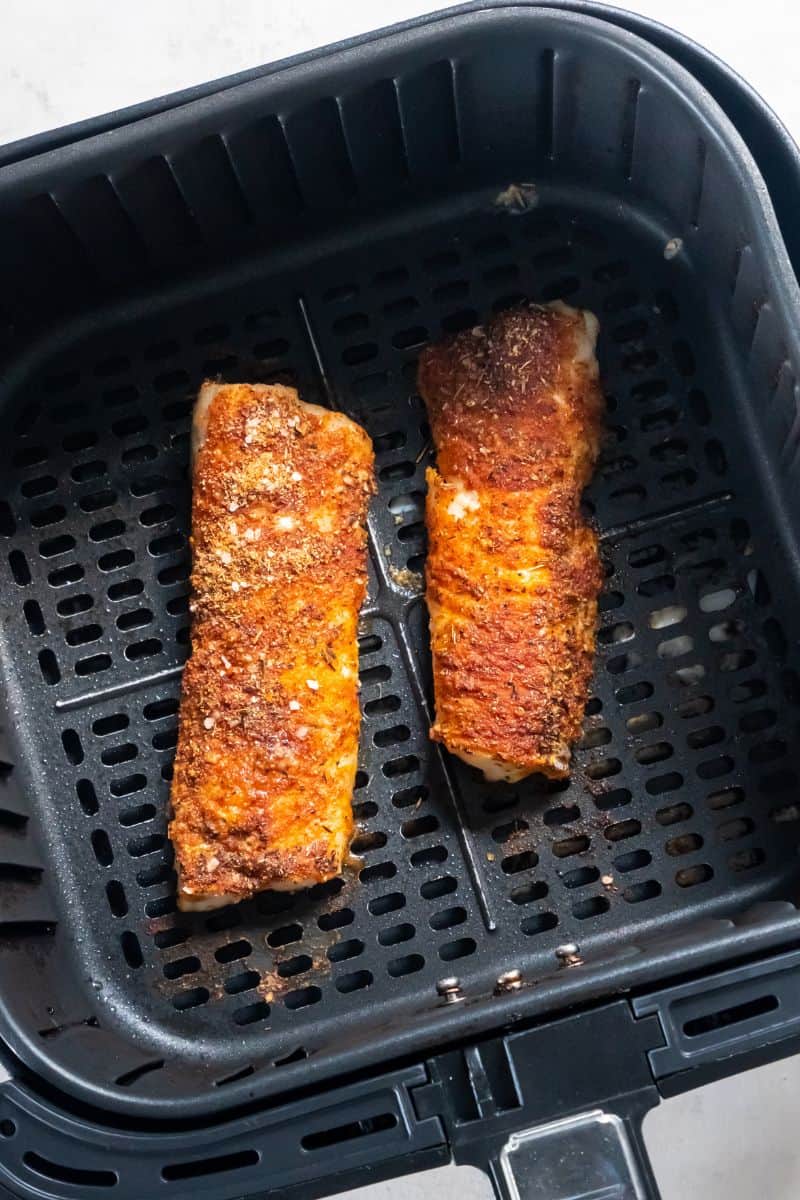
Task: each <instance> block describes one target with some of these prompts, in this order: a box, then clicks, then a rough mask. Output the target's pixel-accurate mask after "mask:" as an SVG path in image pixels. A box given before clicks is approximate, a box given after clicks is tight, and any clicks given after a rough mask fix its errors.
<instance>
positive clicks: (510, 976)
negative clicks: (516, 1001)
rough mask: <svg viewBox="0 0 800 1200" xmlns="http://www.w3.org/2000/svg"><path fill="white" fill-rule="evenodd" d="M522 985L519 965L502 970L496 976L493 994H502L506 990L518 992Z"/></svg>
mask: <svg viewBox="0 0 800 1200" xmlns="http://www.w3.org/2000/svg"><path fill="white" fill-rule="evenodd" d="M521 987H522V972H521V971H520V969H519V967H514V968H513V969H512V970H510V971H503V973H502V975H498V976H497V983H496V984H495V985H494V994H495V995H496V996H503V995H505V993H506V992H518V991H519V989H520V988H521Z"/></svg>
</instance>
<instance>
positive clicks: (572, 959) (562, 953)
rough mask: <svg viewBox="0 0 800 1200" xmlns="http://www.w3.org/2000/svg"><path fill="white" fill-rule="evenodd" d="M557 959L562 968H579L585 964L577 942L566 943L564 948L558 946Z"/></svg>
mask: <svg viewBox="0 0 800 1200" xmlns="http://www.w3.org/2000/svg"><path fill="white" fill-rule="evenodd" d="M556 958H557V959H558V961H559V963H560V964H561V966H562V967H577V966H580V964H581V963H582V962H583V959H582V958H581V955H580V950H579V949H578V946H577V945H576V943H575V942H564V945H563V946H556Z"/></svg>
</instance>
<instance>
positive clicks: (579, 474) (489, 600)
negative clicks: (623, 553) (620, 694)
mask: <svg viewBox="0 0 800 1200" xmlns="http://www.w3.org/2000/svg"><path fill="white" fill-rule="evenodd" d="M596 337H597V321H596V319H595V317H594V316H593V315H592V314H591V313H589V312H579V311H577V310H576V309H572V308H568V307H567V306H566V305H564V304H562V303H560V302H557V303H555V304H549V305H537V304H525V305H522V306H521V307H519V308H516V309H513V310H511V311H508V312H504V313H501V314H500V315H499V316H496V317H494V318H493V319H492V320H491V321H490V322H489V323H488V324H487V325H485V326H478V327H477V328H476V329H471V330H468V331H466V332H464V333H459V334H457V335H455V336H454V337H452V338H450V339H448V340H447V341H444V342H442V343H440V344H439V345H436V346H430V347H428V348H427V349H426V350H425V351H423V353H422V355H421V357H420V364H419V390H420V393H421V395H422V397H423V399H424V400H425V403H426V405H427V408H428V413H429V416H430V422H431V428H432V432H433V440H434V444H435V446H436V452H437V463H438V469H437V470H434V469H432V468H430V469H429V470H428V498H427V509H426V513H427V522H428V534H429V539H430V549H429V553H428V562H427V569H426V575H427V595H428V608H429V610H430V618H431V642H432V650H433V671H434V689H435V698H436V722H435V724H434V726H433V728H432V730H431V736H432V737H433V738H434V739H435V740H437V741H441V742H443V743H444V744H445V745H446V746H447V748H448V749H449V750H450V751H451V752H452V753H453V754H456V755H458V756H459V758H463V759H464V760H465V761H466V762H468V763H471V764H472V765H473V766H476V767H479V768H480V769H481V770H482V771H483V773H484V775H485V776H486V777H487V779H505V780H508V781H511V782H513V781H515V780H519V779H522V778H524V777H525V776H526V775H529V774H531V773H532V772H534V771H541V772H543V773H544V774H545V775H548V776H550V777H552V778H557V777H559V776H563V775H565V774H566V773H567V772H568V770H569V761H570V752H571V744H572V742H573V741H574V740H575V738H576V737H577V736H578V733H579V731H580V727H581V719H582V716H583V709H584V705H585V703H586V699H587V689H588V685H589V680H590V677H591V673H592V659H593V655H594V648H595V623H596V617H597V594H598V591H599V588H600V578H601V576H600V562H599V558H598V550H597V539H596V537H595V534H594V533H593V532H592V530H591V529H590V528H589V527H588V526H587V525H586V523H585V522H584V520H583V519H582V517H581V514H580V508H579V505H580V498H581V491H582V490H583V488H584V486H585V485H586V483H587V482H588V480H589V478H590V476H591V472H592V469H593V467H594V463H595V460H596V458H597V452H598V442H599V436H600V420H601V407H602V398H601V394H600V389H599V386H598V381H597V360H596V359H595V354H594V348H595V341H596Z"/></svg>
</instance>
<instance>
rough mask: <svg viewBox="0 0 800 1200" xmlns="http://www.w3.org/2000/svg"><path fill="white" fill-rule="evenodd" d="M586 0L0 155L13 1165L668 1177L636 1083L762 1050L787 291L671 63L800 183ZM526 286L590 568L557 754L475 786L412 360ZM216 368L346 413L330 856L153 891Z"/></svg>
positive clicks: (0, 807) (797, 815) (792, 614)
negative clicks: (558, 301)
mask: <svg viewBox="0 0 800 1200" xmlns="http://www.w3.org/2000/svg"><path fill="white" fill-rule="evenodd" d="M579 7H580V11H578V12H569V11H567V10H566V8H564V9H560V8H557V7H555V6H552V7H545V8H542V7H527V6H524V5H515V6H510V5H509V6H503V5H497V6H494V7H491V6H490V7H488V8H479V7H473V8H468V9H463V10H459V11H458V12H454V13H450V14H444V15H441V16H439V17H431V18H426V19H425V20H422V21H418V22H414V23H411V24H410V25H407V26H404V27H402V28H399V29H398V30H395V31H389V32H387V33H383V34H378V35H373V36H371V37H369V38H365V39H362V40H361V41H359V42H356V43H352V44H348V45H345V46H342V47H338V48H332V49H331V50H328V51H323V52H319V53H318V54H315V55H311V56H305V57H304V58H302V59H300V60H297V61H294V62H292V63H289V64H285V65H283V66H280V67H278V68H271V69H269V70H265V71H263V72H253V73H251V75H250V76H249V77H247V78H245V79H243V80H239V81H237V80H233V81H223V82H222V83H220V84H218V85H215V86H214V89H213V90H210V91H209V90H208V89H197V91H196V92H195V93H190V94H187V95H185V96H181V97H176V98H175V99H174V101H173V102H172V104H171V106H169V105H164V104H162V105H160V106H159V107H158V108H154V109H153V110H152V111H150V112H142V111H141V110H139V111H137V112H135V113H133V114H128V115H126V114H123V115H122V117H121V118H120V119H119V122H118V124H117V125H116V126H114V125H113V123H110V122H106V123H105V124H103V123H97V124H96V125H95V126H94V127H93V126H91V125H90V126H89V127H84V128H81V127H79V128H78V129H76V130H75V132H74V137H73V138H70V136H69V131H67V132H66V133H62V134H60V135H54V136H52V137H50V138H45V139H40V140H39V141H38V142H37V141H36V140H35V139H34V140H33V141H32V142H30V143H27V144H24V145H21V146H20V147H18V148H17V149H16V151H15V149H14V148H13V147H12V148H11V150H10V151H9V152H7V153H6V155H5V159H4V162H5V165H4V166H2V168H0V211H1V212H2V222H0V269H1V270H2V278H3V281H4V287H3V289H2V299H1V300H0V344H1V345H2V362H3V369H2V393H0V402H1V403H2V413H3V421H4V431H5V444H4V448H3V452H2V456H1V457H0V480H1V482H0V539H2V541H1V542H0V575H2V594H3V623H2V629H1V630H0V692H1V695H2V704H3V708H4V716H3V730H2V737H3V740H4V745H3V749H2V757H3V758H4V759H5V760H7V766H6V768H5V774H4V778H3V794H2V797H0V845H1V848H0V1038H1V1039H2V1041H1V1043H0V1046H1V1047H2V1049H0V1056H1V1057H2V1061H3V1063H4V1066H5V1074H6V1076H7V1078H6V1079H5V1082H3V1083H2V1084H0V1186H3V1185H5V1187H6V1188H7V1194H8V1195H9V1196H23V1197H32V1196H34V1195H36V1196H41V1195H46V1196H53V1197H81V1198H82V1197H84V1196H86V1195H87V1194H92V1195H104V1194H108V1195H114V1196H118V1197H124V1198H125V1200H127V1198H128V1197H130V1198H131V1200H133V1198H139V1197H142V1196H145V1195H146V1196H148V1197H149V1196H157V1195H164V1196H170V1197H184V1196H188V1195H190V1194H191V1195H197V1194H203V1195H205V1196H208V1197H214V1198H215V1200H225V1198H228V1197H233V1196H243V1195H247V1196H253V1195H255V1194H257V1193H264V1192H265V1191H267V1190H269V1192H270V1194H271V1195H272V1194H274V1195H281V1196H290V1195H297V1196H298V1197H300V1196H302V1197H310V1196H314V1195H322V1194H325V1193H327V1192H331V1191H335V1190H338V1189H339V1188H342V1187H344V1186H348V1185H352V1184H355V1183H358V1182H362V1181H367V1180H368V1179H375V1178H383V1177H386V1176H389V1175H392V1174H398V1173H401V1172H403V1171H413V1170H416V1169H419V1168H422V1167H424V1166H429V1165H433V1164H435V1163H438V1162H442V1161H446V1160H447V1159H449V1158H450V1157H451V1156H454V1157H455V1158H456V1159H457V1160H458V1161H462V1162H473V1163H475V1164H477V1165H480V1166H483V1167H484V1168H486V1169H488V1170H489V1171H490V1172H491V1174H492V1176H493V1178H494V1180H495V1183H496V1187H497V1188H498V1191H499V1192H501V1193H502V1194H506V1195H508V1196H515V1195H519V1194H521V1195H523V1196H534V1195H535V1196H540V1195H541V1196H543V1197H544V1196H547V1197H554V1196H556V1195H564V1196H566V1195H570V1196H579V1195H583V1194H586V1195H588V1194H589V1192H590V1191H591V1188H592V1187H598V1186H601V1185H602V1186H606V1187H611V1188H614V1187H616V1188H617V1189H618V1190H617V1191H614V1192H613V1193H612V1192H609V1193H608V1194H609V1195H611V1194H613V1195H615V1196H616V1195H618V1196H620V1197H623V1196H624V1197H627V1196H632V1197H636V1196H644V1195H646V1194H647V1195H649V1194H652V1195H655V1194H656V1192H655V1184H654V1182H653V1180H652V1178H651V1175H650V1171H649V1167H648V1164H647V1160H646V1155H645V1154H644V1152H643V1150H642V1147H641V1139H640V1122H641V1118H642V1116H643V1115H644V1113H645V1112H646V1111H647V1110H648V1109H649V1108H651V1107H652V1106H653V1105H654V1104H655V1103H657V1102H658V1099H659V1095H660V1094H668V1093H669V1092H670V1091H677V1090H681V1089H685V1088H688V1087H693V1086H696V1084H697V1083H699V1082H702V1081H704V1080H706V1079H709V1078H713V1077H715V1076H717V1075H720V1074H726V1073H731V1072H733V1071H736V1070H740V1069H743V1068H744V1067H745V1066H747V1065H751V1064H752V1063H754V1062H756V1061H764V1060H765V1059H767V1058H769V1057H773V1056H778V1055H780V1054H786V1053H788V1052H789V1051H790V1050H792V1049H794V1048H795V1045H796V1039H797V1027H798V1023H799V1022H800V991H798V981H799V980H800V952H798V949H797V946H798V932H799V931H800V918H799V917H798V912H797V909H796V907H795V902H796V901H797V900H798V899H800V886H799V885H800V871H799V869H798V856H797V852H798V846H799V845H800V807H798V803H797V794H798V772H799V771H800V739H799V738H798V725H799V722H800V673H799V672H800V655H798V640H797V639H798V625H799V624H800V616H799V615H798V614H799V612H800V606H799V605H798V600H799V599H800V545H798V538H797V532H798V528H799V527H800V525H799V519H800V513H798V502H797V494H798V482H800V481H799V480H798V453H800V451H799V450H798V446H799V445H800V440H799V439H798V434H799V433H800V425H799V424H798V420H797V412H796V406H797V390H798V388H797V383H796V377H797V372H798V370H800V340H799V339H798V325H797V312H798V298H799V297H798V288H797V283H796V280H795V276H794V274H793V271H792V267H791V265H790V262H789V259H788V257H787V253H786V249H785V246H784V242H783V240H782V236H781V232H780V229H779V226H778V223H777V221H776V218H775V214H774V212H773V208H772V204H771V200H770V194H769V192H768V190H767V187H766V186H765V183H764V180H763V178H762V176H761V175H760V174H759V171H758V169H757V167H756V165H755V163H754V162H753V160H752V158H751V157H750V154H749V152H748V150H747V149H746V147H745V144H744V142H743V141H742V140H741V138H740V136H739V133H738V132H737V129H736V127H735V125H734V124H733V123H732V121H731V120H729V118H728V117H727V116H726V115H725V113H724V112H723V111H722V109H721V108H720V107H719V106H718V104H717V103H716V102H715V101H714V100H712V98H711V96H710V95H709V93H708V92H707V91H706V90H705V89H704V88H703V87H702V86H701V84H700V83H699V82H698V80H697V79H696V78H694V77H693V76H692V75H690V74H689V73H688V71H687V70H685V69H684V68H683V67H682V66H679V65H678V63H677V61H676V60H675V58H674V57H670V56H669V54H668V53H665V49H666V50H667V51H670V52H672V50H673V49H674V51H675V52H676V53H678V52H680V53H681V54H682V56H683V57H684V59H685V60H688V62H689V65H691V66H692V67H693V69H694V66H695V64H696V65H697V68H698V71H700V72H702V71H705V72H707V73H708V77H709V79H710V80H713V83H714V86H715V90H716V93H717V96H718V99H721V100H723V101H726V102H727V103H728V105H729V107H730V109H732V110H734V112H738V113H741V114H743V116H742V123H743V124H747V126H748V128H749V129H750V130H752V131H756V132H759V131H763V135H764V138H763V143H762V145H763V146H765V147H768V148H770V153H771V157H770V160H769V177H770V181H771V183H773V182H774V181H776V180H780V193H781V211H790V207H789V198H790V197H792V196H794V197H795V198H796V196H797V190H796V189H797V188H798V187H800V177H798V176H797V174H796V164H795V160H794V159H793V158H792V157H791V156H792V153H793V151H792V148H791V147H790V146H788V145H787V144H786V143H784V142H781V136H782V135H781V131H780V128H779V127H778V126H777V123H775V122H774V119H773V118H772V117H771V115H770V114H768V113H767V112H766V110H765V109H764V108H763V106H760V105H759V102H758V101H757V100H754V99H753V97H752V95H751V94H750V93H748V92H747V91H746V90H745V89H744V87H743V86H742V85H739V84H738V83H737V82H736V81H735V80H733V79H732V78H731V77H730V76H729V75H727V74H726V73H725V71H724V69H723V68H720V67H719V65H718V64H714V63H713V62H712V61H711V60H708V59H707V58H706V57H705V56H704V55H703V54H702V52H700V51H698V50H697V49H696V48H694V49H693V48H691V47H687V46H686V45H685V44H684V43H681V42H680V41H679V39H676V38H673V39H672V42H673V43H674V46H673V45H671V44H670V39H671V35H668V34H665V32H664V31H663V30H662V31H658V30H654V37H657V39H658V40H660V41H661V43H662V45H663V46H664V49H656V48H655V47H654V45H652V44H651V43H650V42H649V41H647V40H645V37H644V36H636V35H634V34H631V33H630V32H628V31H626V30H625V29H624V28H621V27H620V23H621V22H622V23H624V20H625V18H624V17H623V16H622V15H621V14H619V13H612V12H610V11H609V12H608V13H607V14H606V10H603V9H592V10H591V14H592V15H587V10H586V7H585V6H579ZM631 20H633V18H632V19H631ZM612 21H613V22H616V24H614V23H612ZM638 27H639V32H640V33H641V34H647V32H648V30H647V27H646V26H643V25H642V23H641V22H639V23H638ZM781 164H782V171H781ZM526 296H527V297H531V298H534V299H542V300H549V299H555V298H563V299H565V300H567V301H568V302H569V303H571V304H576V305H580V306H585V307H588V308H590V309H592V310H593V311H594V312H596V313H597V315H598V317H599V319H600V322H601V330H602V333H601V340H600V346H599V357H600V363H601V372H602V378H603V385H604V391H605V393H606V396H607V410H608V411H607V422H606V424H607V432H608V439H607V444H606V447H605V449H604V452H603V456H602V460H601V463H600V466H599V469H598V471H597V475H596V479H595V481H594V483H593V484H592V486H591V488H590V491H589V494H588V496H587V505H588V506H589V507H590V509H591V512H592V513H593V516H594V519H595V521H596V523H597V526H598V528H599V530H600V531H601V540H602V548H603V558H604V562H605V564H606V585H605V590H604V592H603V596H602V600H601V610H602V619H601V627H600V631H599V636H598V654H597V668H596V673H595V679H594V683H593V690H592V698H591V700H590V701H589V704H588V705H587V709H586V722H585V729H584V734H583V737H582V740H581V742H580V744H579V747H578V749H577V751H576V755H575V765H574V770H573V773H572V776H571V778H570V780H569V781H566V782H564V783H561V782H559V783H546V782H544V781H542V780H539V781H536V780H533V781H526V782H525V783H524V784H522V785H518V786H513V787H512V786H506V785H489V784H486V783H485V782H483V781H482V780H481V779H480V778H479V777H478V776H477V774H476V773H475V772H473V771H472V770H470V769H468V768H466V767H465V766H463V764H460V763H457V762H455V761H454V760H451V759H449V758H448V757H447V756H446V755H444V754H442V753H440V752H439V750H438V748H437V747H434V746H433V745H432V744H431V743H430V742H429V740H428V737H427V728H428V724H429V721H430V714H431V705H432V697H431V687H430V664H429V660H428V651H427V630H426V617H425V606H424V598H423V595H422V576H421V571H422V566H423V562H424V555H425V531H424V525H423V520H422V505H423V493H424V472H425V467H426V465H427V463H428V462H429V461H430V455H431V447H430V436H429V430H428V427H427V425H426V422H425V413H424V409H423V406H422V404H421V402H420V400H419V397H418V396H417V395H416V393H415V372H416V358H417V354H418V352H419V349H420V347H421V346H422V345H424V344H425V343H426V342H428V341H430V340H433V339H436V338H439V337H441V336H442V335H443V334H445V333H447V332H449V331H453V330H457V329H461V328H465V327H469V326H471V325H473V324H475V323H477V322H479V321H481V320H483V319H485V317H486V316H487V315H488V314H490V313H491V312H493V311H497V310H499V309H501V308H503V307H504V306H507V305H510V304H513V303H515V302H517V301H518V300H519V299H521V298H522V297H526ZM205 377H218V378H222V379H229V380H250V381H253V380H264V381H269V380H281V381H289V382H292V383H295V384H296V385H297V386H298V387H299V389H300V391H301V393H302V395H303V397H304V398H305V399H308V400H315V401H318V402H321V403H323V404H327V405H330V406H333V407H338V408H341V409H343V410H345V411H347V412H348V413H350V414H351V415H352V416H353V417H355V418H356V419H357V420H359V421H361V422H362V423H363V424H364V425H365V426H366V428H367V430H368V431H369V433H370V435H371V436H372V438H373V440H374V444H375V450H376V457H377V472H378V479H379V495H378V498H377V500H376V502H375V504H374V507H373V511H372V515H371V527H370V531H371V543H370V544H371V558H370V589H369V598H368V602H367V605H366V607H365V610H364V613H363V619H362V626H361V640H360V650H361V680H362V709H363V714H364V720H363V728H362V746H361V764H360V771H359V775H358V779H357V790H356V794H355V811H356V817H357V820H358V823H359V833H358V836H357V840H356V843H355V846H354V848H355V850H356V852H357V853H358V854H359V855H362V856H363V858H364V864H363V867H362V869H361V870H360V871H359V872H358V873H350V874H348V875H347V876H346V877H345V878H344V879H343V880H340V881H337V882H335V883H333V884H327V885H323V886H320V887H317V888H313V889H311V891H309V892H306V893H303V894H301V895H298V896H291V895H282V894H265V895H263V896H261V897H259V898H257V899H255V900H253V901H252V902H249V903H247V904H242V905H238V906H235V907H231V908H228V909H225V910H222V911H220V912H216V913H213V914H206V915H202V914H198V915H187V914H179V913H178V912H177V909H176V904H175V875H174V871H173V866H172V854H171V849H170V846H169V842H168V840H167V836H166V811H167V802H168V796H169V786H170V775H171V763H172V756H173V752H174V745H175V739H176V722H177V710H178V698H179V690H180V675H181V670H182V664H183V662H184V660H185V657H186V653H187V648H188V635H189V627H188V596H187V589H188V573H189V557H188V543H187V533H188V502H189V476H188V446H189V426H190V419H191V410H192V403H193V398H194V395H195V394H196V391H197V388H198V386H199V384H200V382H201V381H202V380H203V378H205ZM570 1163H572V1164H573V1168H574V1165H575V1164H576V1163H580V1164H583V1165H582V1166H581V1167H580V1171H579V1173H578V1175H577V1176H576V1177H575V1178H573V1177H572V1176H571V1175H570V1170H571V1169H572V1168H570V1166H569V1164H570ZM565 1164H566V1165H565ZM589 1165H591V1167H592V1169H593V1170H596V1172H597V1178H594V1176H592V1178H591V1179H589V1174H590V1172H589ZM575 1169H576V1170H577V1168H575ZM598 1181H599V1182H598ZM537 1187H538V1188H539V1189H540V1190H539V1191H536V1190H535V1189H536V1188H537ZM581 1187H583V1188H584V1191H581V1190H580V1188H581ZM559 1188H560V1189H561V1190H560V1191H559V1190H558V1189H559ZM570 1189H571V1190H570ZM593 1194H594V1193H593ZM604 1194H605V1193H604Z"/></svg>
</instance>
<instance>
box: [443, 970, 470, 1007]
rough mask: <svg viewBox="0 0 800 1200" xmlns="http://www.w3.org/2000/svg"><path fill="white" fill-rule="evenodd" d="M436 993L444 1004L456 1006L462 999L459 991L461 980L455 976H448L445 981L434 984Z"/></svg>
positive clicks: (462, 996)
mask: <svg viewBox="0 0 800 1200" xmlns="http://www.w3.org/2000/svg"><path fill="white" fill-rule="evenodd" d="M436 991H437V992H438V993H439V995H440V996H441V997H442V999H443V1000H444V1002H445V1004H458V1002H459V1000H463V999H464V993H463V992H462V990H461V980H460V979H457V978H456V977H455V975H449V976H448V977H447V979H440V980H439V982H438V983H437V984H436Z"/></svg>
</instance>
